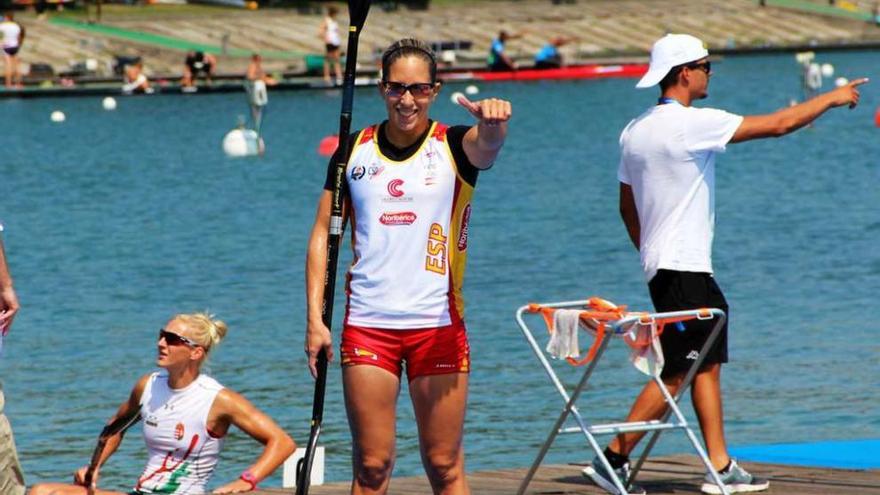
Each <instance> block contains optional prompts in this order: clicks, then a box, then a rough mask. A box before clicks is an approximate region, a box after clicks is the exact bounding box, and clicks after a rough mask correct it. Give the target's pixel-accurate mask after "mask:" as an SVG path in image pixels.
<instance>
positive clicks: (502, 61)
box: [487, 30, 522, 72]
mask: <svg viewBox="0 0 880 495" xmlns="http://www.w3.org/2000/svg"><path fill="white" fill-rule="evenodd" d="M521 37H522V34H510V33H508V32H507V31H504V30H501V32H499V33H498V37H497V38H495V39H494V40H492V46H491V47H490V48H489V59H488V60H487V63H488V65H489V70H492V71H501V72H504V71H512V70H516V62H514V61H513V59H511V58H510V57H509V56H508V55H507V54H506V53H504V48H505V43H507V41H508V40H512V39H516V38H521Z"/></svg>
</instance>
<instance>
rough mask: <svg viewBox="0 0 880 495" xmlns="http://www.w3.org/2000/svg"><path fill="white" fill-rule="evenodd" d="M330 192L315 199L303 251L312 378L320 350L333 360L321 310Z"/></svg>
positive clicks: (307, 337)
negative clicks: (313, 221) (309, 228)
mask: <svg viewBox="0 0 880 495" xmlns="http://www.w3.org/2000/svg"><path fill="white" fill-rule="evenodd" d="M332 201H333V193H332V192H331V191H327V190H324V191H323V192H322V193H321V198H320V199H319V200H318V211H317V213H316V214H315V224H314V226H313V227H312V235H311V237H309V247H308V252H307V253H306V304H307V315H306V318H307V320H306V344H305V349H306V354H307V355H308V357H309V370H310V371H311V372H312V376H313V377H317V376H318V371H317V368H316V367H315V366H316V362H317V360H318V353H319V352H320V351H321V349H324V351H325V352H326V353H327V360H328V361H330V360H332V359H333V339H332V337H331V335H330V329H328V328H327V326H326V325H324V322H323V319H322V318H321V313H322V309H323V305H324V282H325V275H326V272H327V242H328V240H329V236H330V209H331V203H332Z"/></svg>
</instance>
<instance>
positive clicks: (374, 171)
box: [367, 165, 385, 180]
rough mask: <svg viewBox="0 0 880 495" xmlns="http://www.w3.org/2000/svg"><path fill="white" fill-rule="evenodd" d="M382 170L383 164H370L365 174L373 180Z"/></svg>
mask: <svg viewBox="0 0 880 495" xmlns="http://www.w3.org/2000/svg"><path fill="white" fill-rule="evenodd" d="M384 170H385V166H384V165H370V168H368V169H367V175H369V176H370V180H373V178H375V177H378V176H380V175H382V172H383V171H384Z"/></svg>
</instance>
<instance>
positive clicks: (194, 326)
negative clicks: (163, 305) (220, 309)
mask: <svg viewBox="0 0 880 495" xmlns="http://www.w3.org/2000/svg"><path fill="white" fill-rule="evenodd" d="M173 319H174V320H179V321H181V322H183V324H184V325H186V326H187V328H189V329H190V330H191V331H192V332H193V340H195V341H196V342H197V343H198V344H199V345H200V346H202V347H203V348H204V349H205V353H206V354H207V353H210V352H211V349H213V348H214V346H215V345H218V344H220V341H221V340H223V338H224V337H226V332H228V331H229V327H227V326H226V323H224V322H223V321H222V320H216V319H214V315H212V314H209V313H189V314H178V315H175V316H174V318H173Z"/></svg>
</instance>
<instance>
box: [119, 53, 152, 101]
mask: <svg viewBox="0 0 880 495" xmlns="http://www.w3.org/2000/svg"><path fill="white" fill-rule="evenodd" d="M124 80H125V84H123V86H122V91H123V92H124V93H152V92H153V88H152V87H150V81H149V80H148V79H147V75H146V74H144V62H143V61H142V60H140V59H138V60H137V61H136V62H135V63H133V64H129V65H126V66H125V75H124Z"/></svg>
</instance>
